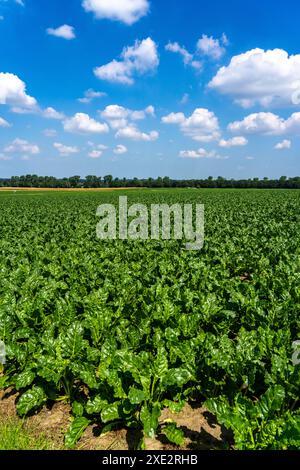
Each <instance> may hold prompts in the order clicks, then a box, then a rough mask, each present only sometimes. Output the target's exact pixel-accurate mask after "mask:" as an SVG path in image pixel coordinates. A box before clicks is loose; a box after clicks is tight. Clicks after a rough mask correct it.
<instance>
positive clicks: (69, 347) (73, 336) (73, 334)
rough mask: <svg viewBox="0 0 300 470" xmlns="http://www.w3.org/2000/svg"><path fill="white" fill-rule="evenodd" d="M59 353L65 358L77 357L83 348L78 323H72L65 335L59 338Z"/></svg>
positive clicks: (81, 329) (81, 328) (80, 326)
mask: <svg viewBox="0 0 300 470" xmlns="http://www.w3.org/2000/svg"><path fill="white" fill-rule="evenodd" d="M60 343H61V351H62V354H63V355H64V356H65V357H68V358H71V359H73V358H75V357H78V356H79V354H80V352H81V350H82V347H83V327H82V325H81V324H80V323H79V322H75V323H73V325H72V326H70V328H69V329H68V330H67V332H66V333H63V334H61V336H60Z"/></svg>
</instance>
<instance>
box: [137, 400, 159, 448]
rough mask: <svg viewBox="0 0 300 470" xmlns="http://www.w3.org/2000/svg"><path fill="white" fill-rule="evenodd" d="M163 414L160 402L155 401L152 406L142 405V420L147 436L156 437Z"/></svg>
mask: <svg viewBox="0 0 300 470" xmlns="http://www.w3.org/2000/svg"><path fill="white" fill-rule="evenodd" d="M160 414H161V409H160V405H159V403H155V404H154V405H153V406H152V408H150V407H147V406H146V405H145V406H143V407H142V410H141V413H140V420H141V422H142V424H143V428H144V433H145V435H146V436H147V437H151V438H152V439H154V437H155V435H156V431H157V428H158V420H159V417H160Z"/></svg>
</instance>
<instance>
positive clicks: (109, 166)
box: [0, 0, 300, 178]
mask: <svg viewBox="0 0 300 470" xmlns="http://www.w3.org/2000/svg"><path fill="white" fill-rule="evenodd" d="M299 15H300V4H299V3H298V2H296V1H291V0H285V1H284V2H283V1H276V3H274V2H273V1H272V2H271V1H269V0H260V1H259V0H252V1H251V2H250V1H249V2H241V1H240V0H231V1H229V0H228V1H227V2H224V1H221V0H211V1H210V2H208V3H207V2H204V1H200V0H185V1H181V0H176V2H175V1H173V0H163V1H161V0H51V1H50V0H0V17H1V20H0V44H1V67H0V177H9V176H11V175H20V174H27V173H36V174H40V175H46V174H48V175H50V174H51V175H54V176H71V175H74V174H78V175H81V176H85V175H88V174H96V175H104V174H113V175H114V176H115V177H123V176H126V177H133V176H137V177H149V176H152V177H156V176H165V175H168V176H170V177H173V178H202V177H208V176H210V175H212V176H216V177H217V176H219V175H221V176H225V177H228V178H231V177H233V178H250V177H264V176H267V177H271V178H272V177H279V176H281V175H287V176H296V175H299V174H300V157H299V150H298V148H299V146H300V48H299V46H297V45H299V44H300V29H299V24H298V18H299Z"/></svg>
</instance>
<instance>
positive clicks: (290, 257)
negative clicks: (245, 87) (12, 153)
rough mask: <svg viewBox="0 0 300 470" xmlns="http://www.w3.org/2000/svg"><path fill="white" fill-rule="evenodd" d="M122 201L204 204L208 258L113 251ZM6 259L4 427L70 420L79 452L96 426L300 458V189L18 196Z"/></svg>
mask: <svg viewBox="0 0 300 470" xmlns="http://www.w3.org/2000/svg"><path fill="white" fill-rule="evenodd" d="M122 194H124V195H126V196H127V197H128V202H129V204H130V203H136V202H138V203H143V204H146V205H150V204H157V203H169V204H173V203H182V204H183V203H199V204H204V205H205V244H204V247H203V249H202V250H201V251H187V250H185V249H184V243H183V242H182V241H174V240H173V241H151V240H149V241H120V240H115V241H108V240H107V241H100V240H99V239H97V237H96V224H97V222H98V218H97V217H96V209H97V207H98V206H99V204H103V203H113V204H115V205H117V204H118V198H119V196H121V195H122ZM0 253H1V257H0V290H1V291H0V341H2V342H3V343H4V344H5V348H6V364H5V365H3V366H1V364H0V391H1V395H0V396H1V397H2V398H1V402H0V427H1V419H3V420H4V419H5V409H6V408H7V409H8V408H9V409H10V410H13V411H12V413H14V410H15V411H16V413H17V414H18V415H19V416H20V417H22V418H24V417H25V418H26V421H27V420H28V422H29V423H30V426H32V425H34V424H36V425H37V423H38V420H39V416H45V414H47V416H48V417H49V419H51V412H52V411H51V410H54V413H56V414H57V413H60V414H61V417H62V420H63V421H64V424H65V427H66V430H67V432H66V435H65V440H64V446H65V447H67V448H74V447H76V446H77V448H80V446H82V445H83V444H84V442H86V440H87V439H88V435H90V434H92V432H93V431H92V430H93V429H94V430H95V429H96V432H97V435H98V437H99V438H100V439H101V436H103V439H107V436H113V438H112V440H114V442H115V441H116V440H117V439H118V438H119V439H121V440H122V439H123V441H124V443H126V437H125V438H124V435H125V436H127V435H128V433H131V434H132V435H134V443H133V444H131V445H132V446H133V447H135V448H140V449H144V448H151V447H152V446H153V445H154V443H155V445H157V443H158V442H161V443H162V445H165V446H167V447H168V448H173V447H172V446H175V448H177V447H181V448H191V446H192V445H194V446H195V445H197V446H198V448H199V449H200V448H213V449H236V450H265V449H276V450H277V449H278V450H284V449H300V407H299V405H300V403H299V397H300V365H299V364H298V365H296V364H295V361H294V362H293V360H292V358H293V357H295V349H294V347H293V344H294V343H295V342H296V341H299V340H300V315H299V313H300V191H297V190H295V191H293V190H291V191H285V190H282V191H280V190H278V191H276V190H274V191H272V190H241V191H239V190H188V189H187V190H135V191H124V193H123V192H122V191H118V192H114V191H104V192H84V191H82V192H79V191H78V192H76V191H73V192H63V191H62V192H56V191H49V192H47V191H44V192H38V191H37V192H30V191H26V193H25V192H18V193H15V192H13V191H11V192H10V191H3V192H1V193H0ZM182 410H185V411H186V410H188V412H187V411H186V415H190V417H191V416H192V418H193V425H194V429H192V431H191V430H190V429H189V427H188V425H189V423H188V422H186V423H185V422H184V416H183V415H184V412H185V411H182ZM193 410H194V414H193V413H192V412H193ZM199 410H200V411H199ZM197 413H198V414H197ZM195 416H196V417H197V416H199V426H197V422H196V423H195ZM204 418H205V419H204ZM212 420H214V422H215V424H213V425H211V429H213V428H215V429H217V434H218V436H212V437H211V438H209V439H208V440H207V441H205V435H206V434H207V433H208V431H207V430H206V429H208V428H206V427H207V426H208V424H209V422H212ZM26 421H25V422H26ZM110 433H112V434H110ZM124 433H125V434H124ZM193 433H194V434H193ZM192 434H193V436H194V438H192V441H193V439H194V441H196V442H197V444H195V443H194V444H193V443H191V435H192ZM195 434H197V436H196V437H195ZM127 440H128V439H127ZM123 441H122V444H120V445H119V447H120V446H121V447H122V446H123ZM105 442H107V441H105ZM107 445H111V444H110V443H109V444H107ZM124 445H125V444H124ZM0 446H1V436H0ZM78 446H79V447H78ZM117 446H118V445H117ZM176 446H177V447H176ZM46 447H47V448H48V447H49V446H48V444H47V446H46Z"/></svg>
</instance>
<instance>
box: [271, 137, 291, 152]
mask: <svg viewBox="0 0 300 470" xmlns="http://www.w3.org/2000/svg"><path fill="white" fill-rule="evenodd" d="M291 147H292V142H291V141H290V140H287V139H286V140H283V141H282V142H279V143H278V144H277V145H275V147H274V148H275V150H286V149H290V148H291Z"/></svg>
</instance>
